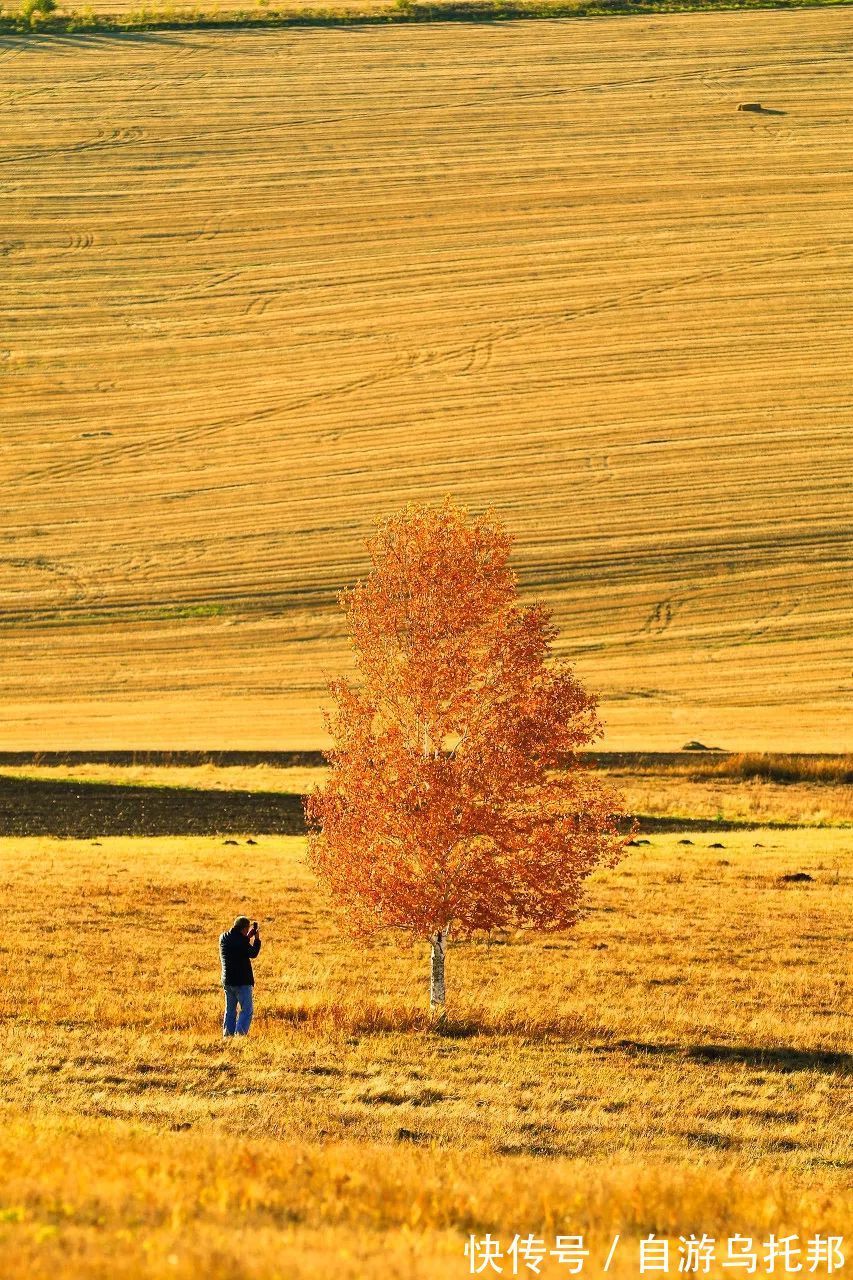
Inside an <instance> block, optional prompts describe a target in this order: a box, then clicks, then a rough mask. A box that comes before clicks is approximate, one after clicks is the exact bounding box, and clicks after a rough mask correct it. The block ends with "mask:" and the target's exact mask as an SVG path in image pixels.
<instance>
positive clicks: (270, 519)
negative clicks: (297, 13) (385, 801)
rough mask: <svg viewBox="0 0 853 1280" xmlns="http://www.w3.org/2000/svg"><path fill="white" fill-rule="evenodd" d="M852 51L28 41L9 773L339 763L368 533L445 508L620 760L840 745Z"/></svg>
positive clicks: (14, 410) (1, 558) (14, 306)
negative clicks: (71, 761) (65, 751)
mask: <svg viewBox="0 0 853 1280" xmlns="http://www.w3.org/2000/svg"><path fill="white" fill-rule="evenodd" d="M849 32H850V15H849V13H848V12H846V11H844V10H840V11H832V10H820V11H812V12H800V13H798V12H789V13H773V12H759V13H744V14H737V13H727V14H716V15H690V16H682V17H677V16H670V17H664V16H661V17H658V18H654V19H645V18H644V19H640V18H637V19H630V20H629V19H619V18H617V19H601V20H595V21H568V22H559V21H554V22H530V23H526V22H525V23H515V24H506V25H503V26H501V25H482V26H476V25H464V24H453V23H450V24H446V25H441V24H438V25H433V26H417V27H398V28H389V29H380V28H376V29H360V30H344V29H339V30H333V29H328V30H294V31H270V32H258V31H252V32H248V31H247V32H234V31H232V32H208V33H202V32H189V33H184V34H177V33H158V34H156V35H155V34H147V35H144V34H140V35H136V36H127V37H121V38H120V37H110V38H105V37H102V38H96V37H91V36H90V37H85V38H84V37H79V38H74V37H64V38H61V39H59V38H50V37H39V38H36V37H29V38H26V39H23V38H22V39H12V38H9V39H6V40H5V41H4V42H3V44H2V46H0V100H2V111H3V121H4V126H5V128H4V129H3V132H2V137H0V196H2V201H3V206H4V218H3V222H2V226H3V232H2V235H1V236H0V251H2V255H3V256H2V261H0V270H2V279H3V307H2V310H3V319H4V323H3V326H2V333H0V371H2V382H0V389H1V390H2V399H3V410H2V414H3V416H2V438H0V473H2V474H1V475H0V479H2V489H0V493H1V494H2V502H3V518H2V527H0V539H2V542H1V543H0V623H2V625H1V626H0V745H7V746H14V747H20V748H33V749H40V748H49V747H62V748H71V747H75V746H81V747H82V746H92V745H100V746H134V747H138V748H143V747H159V748H179V747H197V746H199V747H214V746H229V745H232V746H252V747H265V746H281V747H286V746H293V747H298V746H304V745H312V744H316V743H318V742H320V741H322V725H321V722H320V718H319V714H318V711H317V706H318V702H319V701H320V698H321V690H322V684H323V673H324V671H326V670H334V669H336V668H337V667H339V666H340V665H341V664H343V663H344V662H345V649H344V643H343V637H342V632H341V626H340V621H339V618H338V616H337V610H336V606H335V593H336V591H337V590H338V589H339V588H340V587H341V586H343V585H344V584H345V583H346V582H348V581H349V580H351V579H352V578H353V576H355V575H356V574H357V573H358V572H359V571H361V570H362V569H363V567H364V558H363V551H362V539H363V536H364V535H365V533H366V532H367V531H368V529H369V526H370V522H371V520H372V518H373V517H374V516H375V515H377V514H379V513H384V512H387V511H388V510H390V509H393V508H395V507H397V506H398V505H399V504H400V503H402V502H403V501H404V500H405V499H407V498H411V497H415V498H422V499H436V500H438V499H440V498H441V497H442V496H443V495H444V494H445V493H451V494H453V495H455V497H457V498H458V499H460V500H463V501H465V502H467V503H469V504H470V505H471V506H472V507H473V508H475V509H481V508H483V507H485V506H487V505H490V504H491V505H494V506H495V508H496V509H497V510H498V511H499V513H501V514H502V516H503V517H504V518H505V519H506V520H507V522H508V523H509V525H510V526H511V528H512V529H513V530H514V531H515V532H516V533H517V535H518V549H517V563H518V569H519V575H520V581H521V586H522V589H523V592H524V593H525V595H526V596H529V597H531V598H532V597H534V596H539V597H544V598H545V599H546V600H547V601H548V603H549V604H550V605H551V606H552V607H553V608H554V610H555V616H556V620H557V622H558V623H559V626H560V629H561V641H560V645H561V651H562V652H563V653H564V654H566V655H569V656H572V657H574V658H575V659H576V661H577V666H578V671H579V673H580V674H581V676H582V677H583V678H584V679H585V680H587V681H588V682H589V683H590V684H591V685H592V686H593V687H596V688H598V689H599V690H600V691H601V693H602V696H603V704H604V705H603V710H604V714H605V717H606V720H607V723H608V739H607V745H608V746H611V747H614V748H621V747H632V746H634V747H645V748H655V747H657V748H660V749H670V748H673V747H679V746H680V745H681V743H682V742H683V741H685V740H686V739H688V738H700V739H701V740H703V741H705V742H708V743H710V744H711V745H722V746H726V747H730V748H762V749H766V748H774V747H776V748H780V747H783V748H800V749H822V750H833V749H840V748H842V747H844V745H845V741H844V735H843V733H842V726H843V723H844V718H845V717H848V718H849V715H850V711H851V702H853V683H851V664H850V646H849V638H850V631H851V620H853V599H852V598H851V593H850V577H849V570H850V562H851V543H850V537H849V516H850V510H851V497H850V477H851V456H852V455H853V446H851V437H850V432H849V404H850V400H851V394H850V379H849V373H848V368H847V357H849V350H848V351H845V342H844V339H845V325H848V324H849V319H850V294H849V280H850V266H851V258H853V249H851V243H853V242H852V241H851V236H850V231H851V223H853V218H851V213H850V210H851V207H853V202H851V183H850V176H849V150H848V148H847V144H848V143H849V135H850V122H851V115H853V87H851V86H853V80H851V78H850V75H849V64H847V63H846V55H847V53H848V52H849ZM745 101H758V102H761V103H762V104H763V105H764V106H765V108H770V110H769V111H765V112H762V113H760V114H756V113H749V112H739V111H738V109H737V108H738V104H739V103H741V102H745ZM848 345H849V338H848Z"/></svg>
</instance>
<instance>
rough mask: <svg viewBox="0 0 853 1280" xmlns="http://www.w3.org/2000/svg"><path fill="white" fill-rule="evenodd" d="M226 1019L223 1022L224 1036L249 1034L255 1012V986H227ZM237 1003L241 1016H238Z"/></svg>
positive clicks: (225, 989)
mask: <svg viewBox="0 0 853 1280" xmlns="http://www.w3.org/2000/svg"><path fill="white" fill-rule="evenodd" d="M224 991H225V1019H224V1021H223V1023H222V1034H223V1035H224V1036H247V1035H248V1034H249V1027H250V1025H251V1022H252V1014H253V1013H254V1012H255V1005H254V988H253V987H251V986H245V987H235V986H231V985H228V986H225V987H224ZM237 1005H239V1006H240V1016H239V1018H238V1017H237Z"/></svg>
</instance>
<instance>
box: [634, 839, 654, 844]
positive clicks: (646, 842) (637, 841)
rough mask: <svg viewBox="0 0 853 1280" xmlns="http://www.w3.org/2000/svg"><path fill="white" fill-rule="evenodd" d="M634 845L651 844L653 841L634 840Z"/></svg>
mask: <svg viewBox="0 0 853 1280" xmlns="http://www.w3.org/2000/svg"><path fill="white" fill-rule="evenodd" d="M631 843H632V844H651V840H632V841H631Z"/></svg>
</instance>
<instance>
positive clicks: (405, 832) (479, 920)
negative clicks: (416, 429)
mask: <svg viewBox="0 0 853 1280" xmlns="http://www.w3.org/2000/svg"><path fill="white" fill-rule="evenodd" d="M511 543H512V539H511V537H510V535H509V534H508V533H507V531H506V529H505V528H504V527H503V526H502V525H501V524H500V523H499V522H498V521H497V520H496V519H495V518H493V517H492V516H491V515H485V516H470V515H468V513H467V512H466V511H464V510H462V509H460V508H458V507H456V506H454V505H453V504H452V503H450V502H449V501H446V502H445V503H444V505H442V506H440V507H428V506H417V505H409V506H407V507H406V508H405V509H404V510H403V511H401V512H399V513H398V514H395V515H393V516H391V517H389V518H386V519H384V520H382V521H381V522H380V523H379V525H378V526H377V529H376V533H375V535H374V536H373V537H372V538H371V539H370V540H369V541H368V544H367V547H368V551H369V553H370V557H371V564H372V567H371V570H370V572H369V574H368V576H367V577H366V578H365V579H364V580H362V581H360V582H358V583H357V584H356V585H355V586H354V587H353V588H351V589H349V590H347V591H345V592H343V593H342V595H341V597H340V599H341V603H342V605H343V607H344V609H345V612H346V616H347V620H348V623H349V633H350V636H351V639H352V644H353V647H354V650H355V663H356V677H355V679H354V680H352V681H351V680H346V679H336V680H333V681H332V682H331V683H330V686H329V688H330V693H331V696H332V701H333V710H332V711H331V713H330V714H329V715H328V717H327V725H328V728H329V731H330V734H331V737H332V741H333V744H334V745H333V749H332V750H331V751H330V752H328V753H327V758H328V760H329V763H330V765H331V773H330V776H329V779H328V781H327V782H326V784H325V785H324V786H323V787H319V788H316V789H315V790H314V792H313V793H312V795H311V796H310V797H309V798H308V800H307V803H306V814H307V817H308V822H309V829H310V834H309V862H310V864H311V866H312V867H313V869H314V871H315V872H316V873H317V875H318V876H319V877H320V879H321V880H322V881H324V882H325V883H326V885H327V886H328V887H329V889H330V890H331V892H332V895H333V898H334V900H335V902H336V903H337V904H338V906H339V908H340V910H341V914H342V918H343V921H344V923H345V925H346V926H347V927H348V928H349V930H350V931H351V932H353V933H355V934H362V935H364V934H368V933H372V932H375V931H376V930H378V929H404V930H410V931H413V932H414V933H415V934H416V935H419V936H421V937H423V938H424V939H425V940H429V943H430V946H431V983H430V1004H431V1007H432V1009H433V1010H434V1011H440V1010H441V1009H442V1008H443V1006H444V1001H445V985H444V959H445V950H446V947H447V941H448V936H449V934H450V933H451V932H452V933H453V934H454V936H456V935H458V936H466V935H470V934H471V933H473V932H474V931H477V930H491V929H495V928H507V927H512V928H518V927H531V928H536V929H545V930H554V929H566V928H568V927H570V926H571V925H573V924H574V923H575V922H576V920H577V919H578V914H579V908H580V900H581V894H582V888H583V882H584V880H585V878H586V877H587V876H589V874H590V873H591V872H592V871H593V870H594V868H595V867H597V866H600V865H613V864H614V863H615V862H616V861H617V860H618V858H619V857H620V856H621V853H622V849H623V847H624V845H625V843H626V842H627V840H628V839H629V838H630V837H628V836H625V835H624V834H623V835H620V834H619V832H618V830H617V826H616V814H617V812H618V808H619V805H618V802H617V801H616V799H615V797H614V795H613V794H612V793H611V792H609V791H608V789H606V788H605V787H604V786H603V785H602V783H601V781H600V780H599V779H598V778H597V777H596V775H595V774H594V773H592V772H591V771H590V770H589V769H588V768H587V767H585V766H584V765H583V764H582V762H581V760H580V759H579V757H578V755H577V752H578V750H579V748H581V747H584V746H586V745H587V744H588V743H589V742H590V741H591V740H593V739H594V738H595V737H597V736H598V735H599V734H600V732H601V726H600V724H599V721H598V718H597V715H596V702H595V699H594V697H593V696H592V695H591V694H589V693H587V692H586V691H585V690H584V689H583V688H582V687H581V685H580V684H579V682H578V680H577V679H576V677H575V675H574V674H573V672H572V670H571V668H570V667H569V666H568V665H567V664H566V663H565V662H559V661H556V660H554V659H553V657H552V655H551V653H550V646H551V643H552V641H553V640H554V639H555V637H556V634H557V632H556V628H555V627H554V626H553V625H552V623H551V621H550V615H549V614H548V612H547V611H546V610H545V609H544V608H543V606H542V605H541V604H524V603H522V601H521V600H520V599H519V595H518V587H517V580H516V576H515V574H514V573H513V571H512V569H511V568H510V563H509V559H510V549H511Z"/></svg>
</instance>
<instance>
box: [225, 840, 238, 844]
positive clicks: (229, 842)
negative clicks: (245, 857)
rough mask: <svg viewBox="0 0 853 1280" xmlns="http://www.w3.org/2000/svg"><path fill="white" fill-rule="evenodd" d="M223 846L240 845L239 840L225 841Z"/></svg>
mask: <svg viewBox="0 0 853 1280" xmlns="http://www.w3.org/2000/svg"><path fill="white" fill-rule="evenodd" d="M222 843H223V844H239V843H240V842H239V840H223V841H222Z"/></svg>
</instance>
